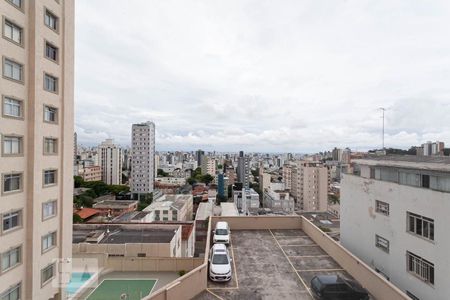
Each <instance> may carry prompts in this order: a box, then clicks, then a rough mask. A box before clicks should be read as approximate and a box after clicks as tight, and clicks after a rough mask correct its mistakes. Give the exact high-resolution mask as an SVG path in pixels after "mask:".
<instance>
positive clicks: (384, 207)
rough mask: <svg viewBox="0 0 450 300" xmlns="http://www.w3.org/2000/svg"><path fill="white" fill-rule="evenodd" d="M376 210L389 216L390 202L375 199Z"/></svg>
mask: <svg viewBox="0 0 450 300" xmlns="http://www.w3.org/2000/svg"><path fill="white" fill-rule="evenodd" d="M375 206H376V207H375V211H376V212H377V213H380V214H383V215H385V216H389V203H386V202H383V201H380V200H375Z"/></svg>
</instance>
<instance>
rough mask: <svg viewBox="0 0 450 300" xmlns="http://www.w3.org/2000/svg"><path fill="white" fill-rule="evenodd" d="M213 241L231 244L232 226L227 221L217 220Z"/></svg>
mask: <svg viewBox="0 0 450 300" xmlns="http://www.w3.org/2000/svg"><path fill="white" fill-rule="evenodd" d="M213 241H214V244H215V243H221V244H226V245H228V244H230V227H228V223H227V222H222V221H221V222H217V224H216V229H214V236H213Z"/></svg>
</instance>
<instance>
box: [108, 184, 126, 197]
mask: <svg viewBox="0 0 450 300" xmlns="http://www.w3.org/2000/svg"><path fill="white" fill-rule="evenodd" d="M108 189H109V192H110V193H112V194H114V195H116V196H117V195H118V194H119V193H128V192H129V191H130V187H129V186H126V185H118V184H113V185H109V186H108Z"/></svg>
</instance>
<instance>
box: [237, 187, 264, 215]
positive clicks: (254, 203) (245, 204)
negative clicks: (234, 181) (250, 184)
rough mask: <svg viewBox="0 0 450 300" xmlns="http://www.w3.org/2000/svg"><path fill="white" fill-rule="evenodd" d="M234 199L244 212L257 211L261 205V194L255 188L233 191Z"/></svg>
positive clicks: (239, 208)
mask: <svg viewBox="0 0 450 300" xmlns="http://www.w3.org/2000/svg"><path fill="white" fill-rule="evenodd" d="M233 201H234V203H235V204H236V207H237V208H238V210H239V211H240V212H242V213H243V214H249V213H255V212H257V211H258V209H259V207H260V201H259V194H258V193H257V192H256V191H255V190H254V189H245V188H243V189H242V190H236V191H233Z"/></svg>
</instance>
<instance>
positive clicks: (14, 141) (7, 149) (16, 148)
mask: <svg viewBox="0 0 450 300" xmlns="http://www.w3.org/2000/svg"><path fill="white" fill-rule="evenodd" d="M22 149H23V138H22V137H18V136H4V137H3V155H19V154H21V153H22Z"/></svg>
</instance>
